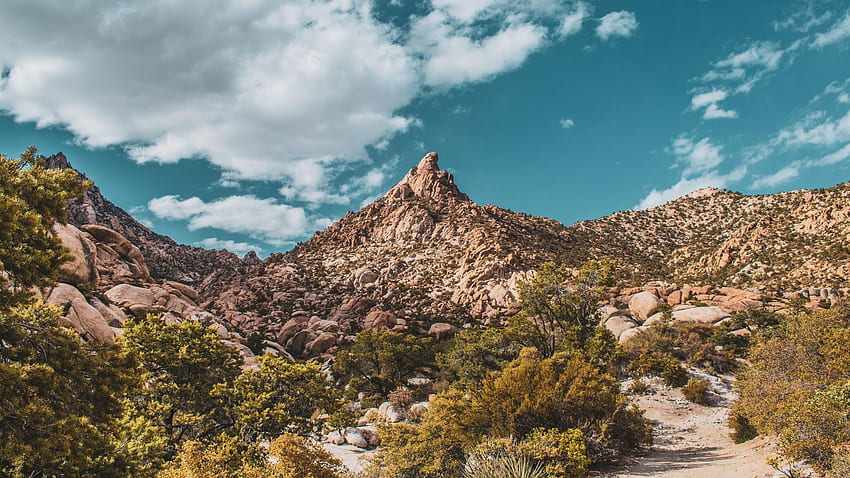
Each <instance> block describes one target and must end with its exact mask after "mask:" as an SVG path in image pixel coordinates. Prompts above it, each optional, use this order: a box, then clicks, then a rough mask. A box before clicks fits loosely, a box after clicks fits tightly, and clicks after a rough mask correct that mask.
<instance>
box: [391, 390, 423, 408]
mask: <svg viewBox="0 0 850 478" xmlns="http://www.w3.org/2000/svg"><path fill="white" fill-rule="evenodd" d="M387 399H388V400H389V402H390V403H391V404H393V405H394V406H396V407H398V408H401V409H404V410H406V409H407V408H408V407H410V406H411V405H413V404H414V403H415V402H416V397H415V396H414V395H413V390H411V389H409V388H407V387H398V388H396V389H395V390H393V391H392V392H390V394H389V396H388V397H387Z"/></svg>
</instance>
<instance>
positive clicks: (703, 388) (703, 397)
mask: <svg viewBox="0 0 850 478" xmlns="http://www.w3.org/2000/svg"><path fill="white" fill-rule="evenodd" d="M682 395H684V396H685V399H687V400H688V401H689V402H693V403H698V404H700V405H706V404H708V382H707V381H706V380H700V379H698V378H696V377H691V379H690V380H688V384H687V385H685V386H684V387H682Z"/></svg>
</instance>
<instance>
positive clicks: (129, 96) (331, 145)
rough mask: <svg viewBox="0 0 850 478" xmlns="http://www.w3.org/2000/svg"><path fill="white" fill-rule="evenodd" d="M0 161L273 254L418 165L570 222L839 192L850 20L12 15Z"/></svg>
mask: <svg viewBox="0 0 850 478" xmlns="http://www.w3.org/2000/svg"><path fill="white" fill-rule="evenodd" d="M0 19H2V21H3V24H4V25H3V31H4V39H3V41H2V42H0V71H2V72H1V73H0V112H1V113H2V114H0V152H4V153H6V154H7V155H10V156H15V155H17V154H18V153H20V152H21V151H23V150H24V149H25V148H26V147H27V146H28V145H35V146H36V147H38V148H39V150H40V151H41V152H42V153H43V154H51V153H54V152H58V151H63V152H64V153H65V154H66V155H67V156H68V157H69V159H70V161H71V162H72V164H73V165H74V166H75V167H77V168H78V169H80V170H82V171H83V172H85V173H86V174H87V175H88V176H89V177H91V178H92V179H94V180H95V181H96V182H97V184H98V185H99V186H100V187H101V189H102V190H103V191H104V193H105V194H106V196H107V197H108V198H110V199H111V200H112V201H113V202H115V203H117V204H118V205H120V206H122V207H123V208H125V209H127V210H129V211H131V212H132V213H133V214H135V215H136V216H137V217H138V218H139V219H141V220H143V221H144V222H146V223H147V224H149V225H151V226H152V227H153V228H154V229H155V230H156V231H158V232H161V233H165V234H169V235H171V236H172V237H174V238H175V239H176V240H178V241H180V242H183V243H188V244H195V245H202V246H206V247H214V248H222V247H226V248H228V249H230V250H233V251H235V252H237V253H240V254H242V253H245V252H247V251H248V250H251V249H256V250H258V251H259V252H260V253H261V255H267V254H269V253H271V252H274V251H283V250H287V249H289V248H290V247H291V246H292V245H293V244H294V243H295V242H297V241H302V240H304V239H306V238H308V237H309V236H310V235H311V234H312V233H313V232H314V231H316V230H318V229H322V228H324V227H325V226H326V225H327V224H329V223H330V222H332V221H334V220H336V219H337V218H339V217H341V216H342V215H343V214H344V213H345V211H347V210H357V209H359V208H360V207H361V206H362V205H363V204H366V203H368V202H369V201H371V200H373V199H374V198H376V197H379V196H380V195H381V194H382V193H383V192H384V191H386V190H387V189H388V188H389V187H390V186H392V184H394V183H395V182H396V181H398V180H399V179H400V178H401V176H403V174H404V173H405V172H406V170H407V169H408V168H410V167H411V166H412V165H414V164H416V162H418V160H419V159H420V158H421V157H422V156H423V155H424V154H425V153H427V152H429V151H437V152H439V153H440V157H441V161H440V164H441V166H442V167H443V168H446V169H449V170H450V171H452V172H454V173H455V179H456V182H457V183H458V185H459V186H460V188H461V189H462V190H463V191H464V192H466V193H467V194H469V196H470V197H471V198H472V199H473V200H474V201H476V202H478V203H479V204H486V203H494V204H498V205H500V206H502V207H506V208H509V209H512V210H515V211H522V212H526V213H529V214H534V215H542V216H547V217H551V218H554V219H557V220H559V221H561V222H563V223H565V224H570V223H573V222H575V221H577V220H582V219H591V218H595V217H599V216H603V215H606V214H610V213H611V212H614V211H617V210H622V209H629V208H644V207H651V206H653V205H657V204H660V203H662V202H664V201H667V200H671V199H674V198H676V197H678V196H680V195H682V194H686V193H688V192H690V191H693V190H695V189H699V188H701V187H706V186H714V187H722V188H727V189H731V190H735V191H740V192H744V193H748V194H761V193H771V192H776V191H783V190H791V189H798V188H814V187H829V186H832V185H835V184H836V183H839V182H844V181H847V180H848V179H850V174H848V173H849V172H850V167H849V166H850V3H848V2H847V1H846V0H844V1H828V0H820V1H792V0H788V1H780V0H748V1H745V2H742V1H740V0H666V1H661V0H652V1H651V0H646V1H625V0H620V1H614V0H611V1H602V0H600V1H591V0H587V1H575V0H569V1H557V0H531V1H528V2H512V1H500V0H432V1H431V2H430V3H429V2H405V1H402V0H392V1H386V0H375V1H365V0H329V1H322V2H319V1H307V0H290V1H288V2H279V1H268V0H252V1H243V0H216V1H209V0H186V1H182V2H173V1H168V0H151V1H146V2H118V1H116V2H110V3H109V4H108V5H107V4H106V3H104V2H94V1H83V0H69V1H66V2H56V1H50V0H6V1H4V2H2V3H0Z"/></svg>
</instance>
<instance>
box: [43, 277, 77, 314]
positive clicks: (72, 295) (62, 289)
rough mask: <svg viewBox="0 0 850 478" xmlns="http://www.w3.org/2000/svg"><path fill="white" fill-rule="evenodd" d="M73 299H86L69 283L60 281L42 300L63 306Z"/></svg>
mask: <svg viewBox="0 0 850 478" xmlns="http://www.w3.org/2000/svg"><path fill="white" fill-rule="evenodd" d="M74 299H81V300H86V297H85V296H84V295H83V293H82V292H80V291H79V290H77V288H76V287H74V286H72V285H71V284H65V283H62V282H60V283H58V284H56V287H54V288H53V290H51V291H50V293H49V294H47V299H46V300H45V301H44V302H45V303H47V304H49V305H56V306H59V307H63V308H64V307H65V306H66V305H68V304H69V303H71V301H72V300H74Z"/></svg>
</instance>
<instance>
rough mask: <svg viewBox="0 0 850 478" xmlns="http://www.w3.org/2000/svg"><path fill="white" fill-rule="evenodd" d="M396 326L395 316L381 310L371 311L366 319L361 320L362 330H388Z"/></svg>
mask: <svg viewBox="0 0 850 478" xmlns="http://www.w3.org/2000/svg"><path fill="white" fill-rule="evenodd" d="M396 324H397V322H396V317H395V315H393V314H391V313H389V312H384V311H382V310H373V311H372V312H369V315H367V316H366V319H364V320H363V329H365V330H390V329H392V328H393V327H395V326H396Z"/></svg>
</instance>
